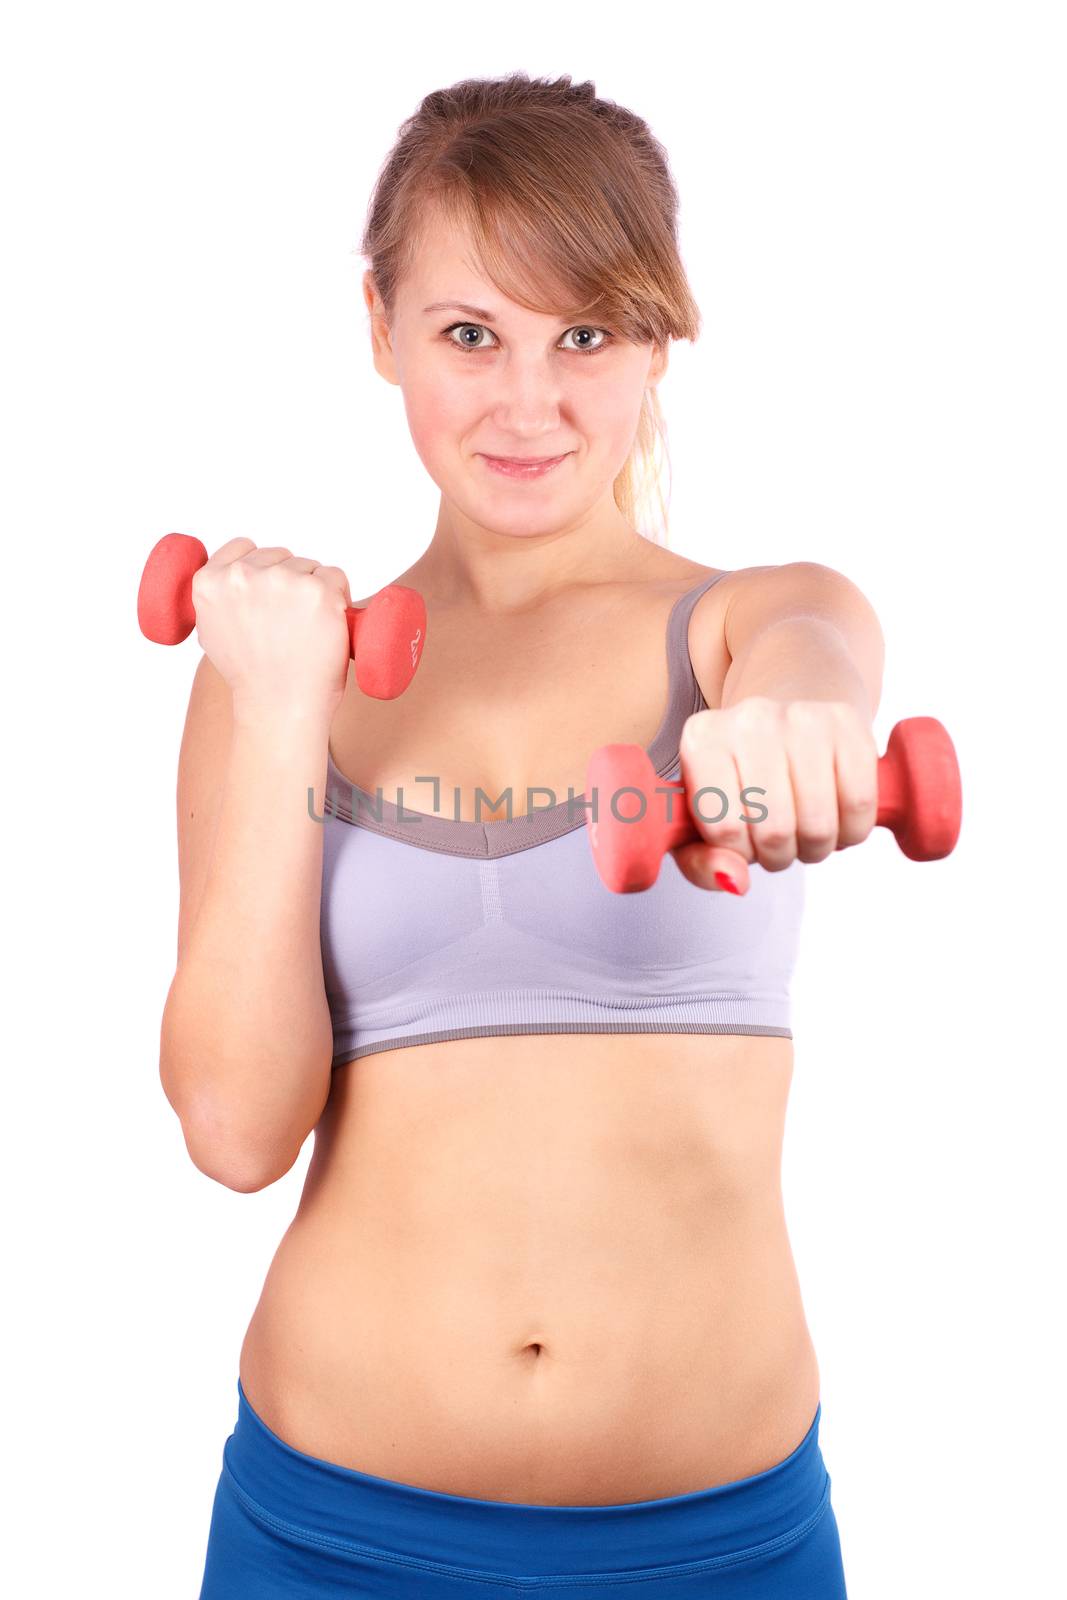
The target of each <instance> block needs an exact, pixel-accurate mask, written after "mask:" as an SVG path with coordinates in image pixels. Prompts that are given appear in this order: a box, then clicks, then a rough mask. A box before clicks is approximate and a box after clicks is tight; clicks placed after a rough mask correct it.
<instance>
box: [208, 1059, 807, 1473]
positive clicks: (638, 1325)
mask: <svg viewBox="0 0 1067 1600" xmlns="http://www.w3.org/2000/svg"><path fill="white" fill-rule="evenodd" d="M792 1058H793V1051H792V1042H791V1041H790V1040H788V1039H778V1038H764V1037H761V1036H751V1037H745V1036H733V1035H679V1034H662V1035H626V1036H618V1035H616V1036H600V1035H595V1034H594V1035H518V1036H511V1037H499V1038H482V1039H465V1040H449V1041H444V1042H442V1043H440V1044H436V1045H419V1046H414V1047H410V1048H404V1049H397V1050H389V1051H384V1052H382V1053H380V1054H378V1055H372V1056H367V1057H364V1058H362V1059H360V1060H357V1061H352V1062H349V1063H347V1064H345V1065H343V1066H340V1067H338V1068H337V1069H336V1070H335V1072H334V1074H333V1086H332V1089H331V1094H330V1099H329V1102H328V1104H327V1106H326V1109H325V1111H324V1113H323V1116H322V1118H321V1120H320V1122H319V1125H318V1127H317V1128H316V1131H315V1149H314V1153H313V1156H312V1160H311V1163H310V1166H309V1169H308V1174H307V1178H306V1180H305V1185H304V1191H303V1194H302V1196H301V1201H300V1206H299V1208H298V1211H297V1214H296V1216H295V1218H294V1219H293V1222H292V1223H291V1225H290V1227H289V1228H288V1230H287V1232H286V1234H285V1236H284V1238H283V1239H282V1242H281V1244H280V1245H279V1247H278V1250H277V1252H276V1254H275V1257H274V1260H273V1262H272V1264H271V1267H270V1271H269V1273H268V1275H267V1279H266V1283H265V1284H264V1288H263V1292H262V1294H261V1296H260V1300H259V1303H258V1305H257V1307H256V1310H255V1314H254V1315H253V1318H252V1321H251V1324H250V1325H249V1328H248V1332H247V1334H246V1336H245V1340H244V1344H243V1347H242V1350H241V1359H240V1375H241V1382H242V1385H243V1387H244V1390H245V1393H246V1395H247V1397H248V1400H249V1402H250V1404H251V1405H252V1407H253V1408H254V1410H255V1411H256V1412H258V1414H259V1415H260V1416H261V1417H262V1418H263V1420H264V1421H265V1422H266V1424H267V1425H268V1427H270V1428H272V1429H273V1430H274V1432H275V1433H277V1434H278V1435H279V1436H280V1437H281V1438H283V1439H284V1440H285V1441H286V1442H287V1443H288V1444H290V1445H292V1446H293V1447H294V1448H295V1449H297V1450H302V1451H304V1452H305V1453H306V1454H308V1455H313V1456H318V1457H320V1458H322V1459H325V1460H327V1461H332V1462H335V1463H337V1464H338V1465H341V1466H345V1467H351V1468H355V1469H357V1470H358V1471H361V1472H369V1473H373V1474H374V1475H376V1476H378V1477H383V1478H392V1479H395V1480H398V1481H400V1482H402V1483H407V1484H412V1485H415V1486H417V1487H420V1488H425V1489H432V1490H435V1491H437V1492H438V1493H442V1494H458V1495H468V1496H474V1497H476V1498H479V1499H486V1500H504V1501H517V1502H522V1503H527V1504H541V1505H609V1504H619V1503H623V1502H627V1501H633V1500H649V1499H658V1498H660V1497H662V1496H665V1495H674V1494H688V1493H691V1492H693V1491H696V1490H700V1489H705V1488H710V1487H712V1486H714V1485H715V1484H719V1483H727V1482H731V1481H733V1480H734V1479H736V1478H741V1477H747V1476H749V1475H750V1474H752V1473H756V1472H762V1471H764V1470H765V1469H767V1468H768V1467H771V1466H774V1465H776V1464H777V1462H779V1461H781V1460H783V1459H784V1458H785V1456H787V1455H788V1454H789V1453H790V1452H791V1451H792V1450H793V1449H795V1447H796V1446H797V1445H798V1444H799V1443H800V1441H801V1439H802V1438H803V1437H804V1435H805V1433H806V1432H807V1430H808V1428H809V1426H810V1424H811V1421H812V1419H813V1417H814V1415H815V1410H816V1406H817V1404H818V1399H819V1373H818V1367H817V1364H816V1359H815V1352H814V1348H813V1346H812V1343H811V1338H810V1335H809V1332H808V1328H807V1324H806V1322H805V1318H804V1312H803V1308H802V1305H801V1298H800V1290H799V1285H798V1282H797V1277H796V1271H795V1267H794V1264H793V1258H792V1252H791V1249H790V1245H789V1239H788V1234H787V1231H786V1224H785V1217H784V1213H783V1209H782V1200H781V1186H780V1165H781V1144H782V1133H783V1128H784V1122H785V1108H786V1100H787V1097H788V1091H789V1082H790V1078H791V1075H792Z"/></svg>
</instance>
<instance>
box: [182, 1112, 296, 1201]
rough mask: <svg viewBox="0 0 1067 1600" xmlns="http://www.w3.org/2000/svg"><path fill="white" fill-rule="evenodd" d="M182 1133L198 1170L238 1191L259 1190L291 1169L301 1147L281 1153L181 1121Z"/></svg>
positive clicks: (190, 1156) (216, 1181) (191, 1158)
mask: <svg viewBox="0 0 1067 1600" xmlns="http://www.w3.org/2000/svg"><path fill="white" fill-rule="evenodd" d="M182 1136H183V1138H184V1140H185V1148H186V1150H187V1151H188V1152H189V1158H190V1160H191V1161H192V1163H193V1166H194V1167H196V1169H197V1171H199V1172H202V1173H203V1174H204V1176H205V1177H206V1178H211V1179H213V1181H214V1182H215V1183H221V1184H222V1186H223V1188H226V1189H233V1190H235V1192H236V1193H237V1194H256V1193H257V1192H258V1191H259V1190H260V1189H268V1188H269V1187H270V1185H271V1184H272V1183H277V1181H278V1179H279V1178H284V1176H285V1174H286V1173H287V1172H289V1171H291V1170H292V1168H293V1166H294V1165H295V1163H296V1158H297V1155H298V1154H299V1151H293V1152H292V1154H288V1153H287V1154H286V1155H285V1156H281V1155H280V1154H279V1153H278V1152H277V1151H273V1150H271V1151H267V1150H264V1149H263V1148H261V1147H260V1146H257V1145H255V1144H253V1143H252V1142H251V1141H245V1142H241V1141H235V1140H225V1139H221V1138H220V1137H219V1136H218V1133H217V1131H216V1130H213V1129H205V1128H203V1127H198V1126H196V1125H195V1124H193V1123H191V1122H189V1121H183V1122H182Z"/></svg>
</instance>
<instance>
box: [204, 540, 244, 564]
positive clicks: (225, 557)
mask: <svg viewBox="0 0 1067 1600" xmlns="http://www.w3.org/2000/svg"><path fill="white" fill-rule="evenodd" d="M255 548H256V546H255V541H254V540H252V539H227V541H226V543H225V544H220V545H219V547H218V549H217V550H216V551H215V552H214V554H213V555H210V556H209V557H208V560H209V561H212V562H214V564H215V565H216V566H219V567H228V566H229V564H230V562H231V561H240V559H241V557H242V556H246V555H248V553H249V551H250V550H254V549H255Z"/></svg>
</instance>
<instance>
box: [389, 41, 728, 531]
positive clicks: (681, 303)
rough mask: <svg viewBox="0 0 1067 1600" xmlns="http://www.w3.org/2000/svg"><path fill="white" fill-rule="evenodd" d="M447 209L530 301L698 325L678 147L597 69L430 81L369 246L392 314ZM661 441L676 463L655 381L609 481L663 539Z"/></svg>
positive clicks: (662, 323) (672, 328)
mask: <svg viewBox="0 0 1067 1600" xmlns="http://www.w3.org/2000/svg"><path fill="white" fill-rule="evenodd" d="M437 215H441V216H443V217H445V218H446V219H447V220H448V221H449V222H450V223H452V224H455V225H458V226H459V227H461V228H463V229H464V230H466V231H467V232H468V233H469V234H470V236H471V238H472V239H473V241H474V247H475V251H476V254H477V256H478V258H479V260H480V262H481V264H482V265H483V267H484V269H485V272H486V275H487V276H488V277H489V279H490V281H491V282H493V283H494V284H496V286H497V288H498V289H500V291H501V292H502V293H503V294H505V295H507V296H508V297H509V298H510V299H512V300H514V301H515V302H516V303H517V304H519V305H522V306H524V307H526V308H527V309H528V310H531V311H540V312H544V313H546V314H551V313H553V312H556V311H559V310H561V309H562V310H563V312H564V314H565V315H566V316H568V317H570V316H576V317H577V316H582V317H586V316H589V315H590V314H593V313H595V314H596V315H597V316H599V317H602V318H603V319H604V320H605V321H606V322H608V323H609V324H610V325H611V327H612V329H613V330H614V331H617V332H618V334H619V335H620V336H621V337H622V338H624V339H629V340H632V341H633V342H635V343H647V342H650V341H655V342H656V343H657V344H659V345H660V346H661V347H662V348H664V349H666V347H667V343H668V341H669V340H671V339H688V340H695V339H696V338H697V337H698V335H699V332H700V312H699V311H698V309H697V305H696V302H695V300H694V299H693V296H692V294H691V292H690V289H689V284H688V281H687V279H686V275H685V271H684V269H683V267H682V263H681V257H680V255H679V251H678V236H677V215H678V194H677V190H676V188H675V185H674V180H673V178H672V176H671V173H670V169H669V167H668V164H667V158H666V154H665V152H664V150H663V147H662V146H661V145H660V144H659V143H658V141H657V140H656V139H655V138H654V137H653V135H652V133H651V132H650V130H649V128H648V125H647V124H646V123H645V122H644V121H642V119H641V118H640V117H638V116H635V115H634V113H633V112H632V111H627V110H626V109H625V107H623V106H619V105H616V104H615V102H614V101H612V100H600V99H598V98H597V97H596V91H595V87H594V85H593V84H592V83H591V82H586V83H577V84H575V83H572V82H571V79H570V77H569V75H568V76H563V77H559V78H553V79H549V78H530V77H529V76H528V75H527V74H526V73H524V72H512V73H510V74H508V75H507V76H506V77H501V78H465V79H464V80H463V81H462V82H460V83H456V84H453V85H452V87H451V88H449V89H438V90H435V91H434V92H433V93H432V94H428V95H426V97H425V98H424V99H423V100H422V101H421V102H420V104H419V107H418V110H417V111H416V112H415V113H414V114H413V115H412V116H410V117H408V118H407V119H406V121H404V122H403V123H402V124H401V126H400V129H399V132H398V136H397V140H396V143H395V144H394V146H393V148H392V150H391V151H390V152H389V155H388V156H387V157H386V159H385V161H384V162H383V164H382V166H381V168H380V170H379V173H378V177H377V180H376V182H375V186H374V192H373V195H372V197H371V202H370V206H369V208H368V212H367V220H366V224H365V227H364V231H363V237H362V240H361V242H360V247H359V250H360V254H362V255H363V256H364V257H365V258H366V259H367V261H368V263H369V267H370V271H371V274H372V277H373V279H374V283H375V286H376V288H377V290H378V294H379V296H380V298H381V301H382V305H383V307H384V309H385V312H386V315H387V316H388V315H390V314H391V313H392V310H393V307H394V305H395V302H396V295H397V290H398V287H399V285H400V282H401V280H402V278H403V276H404V273H405V271H406V269H408V268H409V267H410V266H411V265H412V263H413V262H414V260H415V258H416V256H417V254H418V251H419V249H420V245H421V242H422V238H423V234H424V231H425V230H426V229H427V228H428V226H429V224H430V222H431V220H432V219H433V218H435V217H436V216H437ZM657 448H658V449H659V450H661V451H662V457H663V460H664V462H666V464H667V467H668V471H669V464H670V457H669V454H668V451H667V428H666V422H665V420H664V417H663V413H662V410H661V408H660V404H659V397H658V395H657V392H656V389H655V388H654V387H651V388H648V389H646V390H645V395H644V399H643V401H642V404H641V414H640V418H639V421H638V427H637V431H636V434H635V436H634V442H633V446H632V448H631V451H630V454H629V456H628V457H627V459H626V462H625V464H624V465H623V467H622V469H621V471H620V472H619V474H618V476H617V477H616V479H615V482H614V485H613V490H614V496H615V503H616V505H617V506H618V508H619V510H620V511H621V512H622V514H623V516H624V517H625V518H626V519H627V521H628V522H629V523H630V524H631V525H632V526H633V527H634V528H635V529H636V530H637V531H638V532H639V533H643V534H644V535H645V537H647V538H651V539H652V540H653V542H654V543H657V544H666V543H667V503H668V501H669V489H668V494H667V497H666V498H665V497H664V495H663V491H662V486H661V471H660V463H659V461H658V460H657ZM653 498H655V502H656V506H655V510H654V511H653V510H652V509H651V508H652V506H653Z"/></svg>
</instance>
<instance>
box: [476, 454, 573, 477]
mask: <svg viewBox="0 0 1067 1600" xmlns="http://www.w3.org/2000/svg"><path fill="white" fill-rule="evenodd" d="M479 454H480V455H481V457H482V459H483V461H484V462H485V464H486V466H488V467H489V468H490V469H491V470H492V471H493V472H500V473H503V474H504V475H505V477H509V478H541V477H544V475H545V473H547V472H551V471H552V470H553V468H554V467H558V466H559V464H560V462H562V461H566V460H567V458H568V456H570V455H572V454H573V451H570V450H568V451H567V452H566V453H565V454H564V455H561V456H539V457H537V458H536V459H535V460H531V459H529V458H525V459H519V460H514V459H512V458H511V457H508V456H490V455H486V454H485V453H484V451H479Z"/></svg>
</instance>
